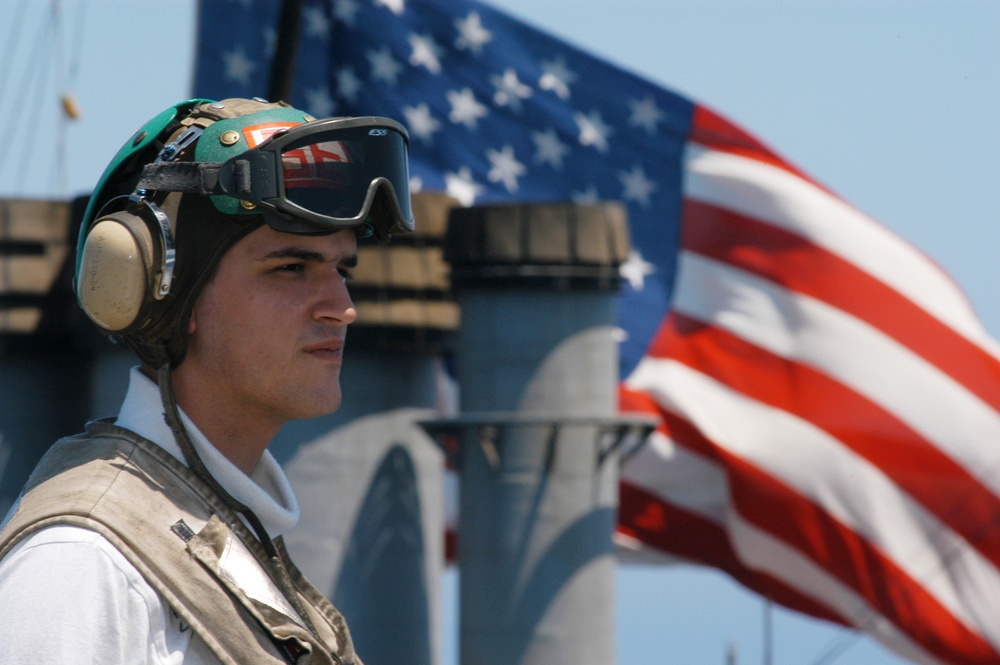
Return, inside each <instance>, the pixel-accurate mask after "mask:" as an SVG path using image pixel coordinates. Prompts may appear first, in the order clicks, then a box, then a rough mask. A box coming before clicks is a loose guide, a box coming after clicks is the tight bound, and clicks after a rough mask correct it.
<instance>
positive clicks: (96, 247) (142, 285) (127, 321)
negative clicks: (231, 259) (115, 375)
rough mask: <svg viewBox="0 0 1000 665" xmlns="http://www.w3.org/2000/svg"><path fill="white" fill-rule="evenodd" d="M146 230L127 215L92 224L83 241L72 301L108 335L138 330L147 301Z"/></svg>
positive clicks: (150, 257) (150, 259)
mask: <svg viewBox="0 0 1000 665" xmlns="http://www.w3.org/2000/svg"><path fill="white" fill-rule="evenodd" d="M152 243H153V236H152V233H151V230H150V228H149V225H148V224H147V223H146V222H145V221H143V219H142V218H141V217H138V216H136V215H133V214H132V213H130V212H124V211H122V212H116V213H112V214H110V215H106V216H104V217H101V218H100V219H98V220H97V222H96V223H95V224H94V226H93V227H91V229H90V232H89V233H88V234H87V238H86V240H85V241H84V247H83V252H82V254H81V260H80V272H79V274H78V275H77V282H76V284H77V286H76V288H77V299H78V300H79V302H80V306H81V307H82V308H83V311H84V312H86V314H87V316H88V317H90V319H91V320H92V321H93V322H94V323H96V324H97V325H98V326H100V327H101V328H103V329H104V330H105V331H106V332H108V333H112V334H119V333H124V332H127V331H130V330H133V329H135V328H136V327H138V326H141V324H142V323H144V321H143V317H144V316H145V314H146V310H147V309H148V307H149V302H150V300H152V297H153V296H152V294H151V293H150V292H151V290H152V289H153V275H152V272H153V269H152V266H153V265H154V260H155V258H154V254H155V251H154V249H153V244H152Z"/></svg>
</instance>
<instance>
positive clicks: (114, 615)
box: [0, 368, 299, 665]
mask: <svg viewBox="0 0 1000 665" xmlns="http://www.w3.org/2000/svg"><path fill="white" fill-rule="evenodd" d="M181 420H182V421H183V423H184V426H185V427H186V428H187V431H188V433H189V435H190V437H191V440H192V442H193V443H194V446H195V449H196V450H197V451H198V454H199V456H200V457H201V459H202V461H203V462H204V464H205V466H206V467H207V468H208V470H209V472H210V473H211V474H212V475H213V476H214V477H215V479H216V480H217V481H218V482H219V484H221V485H222V487H223V488H225V490H226V491H227V492H229V493H230V494H232V496H233V497H234V498H235V499H236V500H237V501H240V502H241V503H243V504H244V505H246V506H247V507H249V508H250V509H251V510H252V511H253V512H254V513H256V514H257V516H258V517H259V518H260V520H261V522H262V523H263V524H264V528H265V529H267V532H268V534H269V535H270V536H271V537H272V538H274V537H277V536H279V535H281V534H282V533H284V532H286V531H287V530H288V529H290V528H292V527H293V526H295V524H296V523H297V522H298V520H299V505H298V502H297V501H296V499H295V495H294V493H293V492H292V488H291V486H290V485H289V483H288V479H287V477H286V476H285V474H284V472H283V471H282V470H281V467H280V466H279V465H278V463H277V461H275V459H274V457H272V456H271V454H270V453H269V452H267V451H265V452H264V455H263V456H262V457H261V459H260V462H258V464H257V466H256V468H255V469H254V471H253V473H252V474H251V475H250V476H247V475H246V474H244V473H243V472H242V471H240V470H239V469H238V468H237V467H236V466H235V465H233V464H232V463H231V462H230V461H229V460H228V459H226V458H225V457H224V456H223V455H222V454H221V453H220V452H219V451H218V450H216V449H215V447H213V446H212V445H211V443H209V442H208V440H207V439H206V438H205V436H204V435H203V434H202V433H201V432H200V431H199V430H198V428H197V427H195V425H194V423H192V422H191V420H190V419H188V417H187V416H186V415H184V413H183V412H182V413H181ZM116 422H117V424H118V425H120V426H122V427H126V428H128V429H130V430H132V431H133V432H135V433H136V434H139V435H140V436H142V437H144V438H146V439H149V440H150V441H152V442H153V443H156V444H157V445H159V446H160V447H162V448H163V449H164V450H166V451H167V452H168V453H170V454H171V455H173V456H174V457H175V458H177V459H178V460H180V461H181V462H182V463H183V462H184V455H183V453H181V450H180V448H179V447H178V446H177V444H176V443H175V442H174V437H173V434H172V433H171V431H170V428H169V427H168V426H167V425H166V423H165V422H164V419H163V406H162V404H161V401H160V392H159V388H158V387H157V385H156V384H155V383H154V382H153V381H151V380H149V379H148V378H147V377H146V376H145V375H143V374H142V373H141V372H140V371H139V370H138V368H133V370H132V372H131V374H130V376H129V387H128V392H127V393H126V395H125V401H124V402H123V404H122V408H121V412H120V413H119V415H118V419H117V421H116ZM16 507H17V505H16V504H15V506H14V507H13V508H12V509H11V513H10V514H11V515H12V514H13V512H14V510H15V509H16ZM5 521H6V520H5ZM216 662H218V661H217V660H216V659H215V658H214V657H213V656H212V655H211V653H209V652H208V650H207V649H206V648H205V646H204V644H202V642H201V640H198V639H193V640H192V632H191V630H190V628H188V626H186V625H185V624H184V623H183V622H182V621H181V620H180V619H179V618H178V617H177V616H176V615H175V614H174V613H173V611H172V610H171V609H170V607H169V606H168V605H167V604H166V603H165V602H164V601H163V598H162V597H161V596H160V595H159V593H157V592H156V591H155V590H154V589H153V588H152V587H150V586H149V584H147V583H146V581H145V580H144V579H143V577H142V576H141V575H140V574H139V571H137V570H136V569H135V567H134V566H132V564H130V563H129V562H128V561H127V560H126V559H125V557H124V556H122V554H121V553H120V552H118V550H116V549H115V548H114V547H113V546H112V545H111V543H109V542H108V541H107V540H106V539H105V538H104V537H103V536H101V535H99V534H97V533H95V532H93V531H90V530H88V529H84V528H81V527H75V526H66V525H61V526H52V527H48V528H46V529H43V530H41V531H39V532H38V533H35V534H33V535H31V536H30V537H28V538H27V539H25V540H24V541H22V542H21V543H19V544H18V545H17V547H15V548H14V549H13V550H11V551H10V553H8V555H7V556H6V557H4V558H3V560H2V561H0V663H3V665H22V664H23V665H28V664H29V663H30V664H32V665H35V664H38V663H60V664H61V665H83V664H84V663H87V664H94V665H97V664H98V663H100V664H101V665H110V664H115V663H121V664H128V665H135V664H137V663H148V664H150V665H153V664H163V665H177V664H179V663H185V665H198V664H201V663H216Z"/></svg>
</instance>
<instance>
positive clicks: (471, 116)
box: [447, 88, 489, 129]
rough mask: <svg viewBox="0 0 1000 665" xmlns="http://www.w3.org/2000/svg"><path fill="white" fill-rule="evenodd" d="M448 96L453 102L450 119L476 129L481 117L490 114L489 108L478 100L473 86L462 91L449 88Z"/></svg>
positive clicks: (451, 102)
mask: <svg viewBox="0 0 1000 665" xmlns="http://www.w3.org/2000/svg"><path fill="white" fill-rule="evenodd" d="M447 97H448V103H449V104H451V113H449V114H448V119H449V120H451V121H452V122H454V123H456V124H462V125H465V126H466V127H468V128H469V129H475V127H476V123H477V122H478V121H479V119H480V118H485V117H486V116H487V115H488V114H489V109H488V108H486V106H484V105H483V104H480V103H479V102H478V101H476V95H475V93H473V92H472V89H471V88H462V90H460V91H457V90H449V91H448V93H447Z"/></svg>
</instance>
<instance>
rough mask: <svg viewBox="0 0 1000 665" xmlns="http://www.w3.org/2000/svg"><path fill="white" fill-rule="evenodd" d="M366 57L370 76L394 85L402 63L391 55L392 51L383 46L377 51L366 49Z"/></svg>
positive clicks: (401, 69)
mask: <svg viewBox="0 0 1000 665" xmlns="http://www.w3.org/2000/svg"><path fill="white" fill-rule="evenodd" d="M367 58H368V64H369V65H370V66H371V72H372V78H373V79H375V80H376V81H382V82H384V83H386V84H387V85H389V86H392V87H395V86H396V82H397V81H398V80H399V75H400V74H401V73H402V71H403V65H402V64H401V63H400V62H399V61H398V60H396V58H394V57H393V56H392V51H390V50H389V49H388V47H386V46H383V47H382V48H380V49H379V50H377V51H368V53H367Z"/></svg>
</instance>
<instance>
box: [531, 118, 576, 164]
mask: <svg viewBox="0 0 1000 665" xmlns="http://www.w3.org/2000/svg"><path fill="white" fill-rule="evenodd" d="M531 140H532V141H534V142H535V161H536V162H539V163H542V164H548V165H550V166H551V167H552V168H554V169H556V170H557V171H558V170H559V169H561V168H562V163H563V159H565V157H566V155H567V154H569V146H567V145H566V144H565V143H563V142H562V141H560V140H559V136H558V135H557V134H556V132H555V130H554V129H552V128H551V127H550V128H549V129H547V130H545V131H544V132H533V133H532V134H531Z"/></svg>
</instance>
